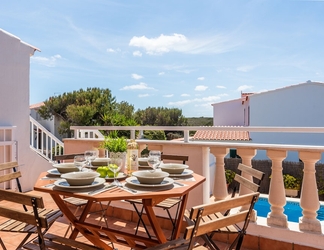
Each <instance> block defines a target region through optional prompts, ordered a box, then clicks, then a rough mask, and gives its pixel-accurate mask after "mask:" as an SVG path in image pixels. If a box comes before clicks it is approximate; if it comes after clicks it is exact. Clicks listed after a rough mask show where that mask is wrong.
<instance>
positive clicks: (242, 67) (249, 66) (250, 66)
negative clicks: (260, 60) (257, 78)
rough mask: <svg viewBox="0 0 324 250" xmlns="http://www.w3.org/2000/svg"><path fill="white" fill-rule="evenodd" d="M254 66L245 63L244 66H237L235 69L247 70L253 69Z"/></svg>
mask: <svg viewBox="0 0 324 250" xmlns="http://www.w3.org/2000/svg"><path fill="white" fill-rule="evenodd" d="M254 68H255V66H252V65H245V66H240V67H238V68H237V69H236V70H237V71H241V72H249V71H251V70H253V69H254Z"/></svg>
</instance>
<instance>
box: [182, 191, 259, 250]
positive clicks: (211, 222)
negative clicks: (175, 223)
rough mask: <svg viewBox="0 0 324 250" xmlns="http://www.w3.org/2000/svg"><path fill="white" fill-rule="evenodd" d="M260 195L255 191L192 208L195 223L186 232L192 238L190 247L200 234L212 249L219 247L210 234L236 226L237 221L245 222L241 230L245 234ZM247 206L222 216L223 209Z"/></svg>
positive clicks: (186, 237) (188, 238) (187, 236)
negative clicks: (244, 208)
mask: <svg viewBox="0 0 324 250" xmlns="http://www.w3.org/2000/svg"><path fill="white" fill-rule="evenodd" d="M258 197H259V193H258V192H254V193H251V194H246V195H242V196H237V197H234V198H230V199H226V200H220V201H216V202H214V203H210V204H204V205H199V206H195V207H193V208H191V211H190V216H189V218H190V220H191V221H193V224H192V225H190V226H188V227H187V228H186V230H185V233H184V239H185V240H190V243H189V247H188V249H192V248H193V246H194V243H195V242H194V238H195V237H198V236H204V237H203V238H204V240H205V241H206V243H207V244H208V245H209V247H210V248H211V249H218V248H217V246H216V245H215V243H214V242H213V241H212V240H211V239H210V238H209V237H208V234H209V233H212V232H213V231H216V230H218V229H224V228H226V227H230V226H234V225H235V224H237V223H241V222H242V223H243V227H242V228H241V232H242V233H243V234H245V231H246V229H247V227H248V224H249V221H250V216H251V212H252V210H253V207H254V204H255V202H256V201H257V199H258ZM245 206H248V209H246V210H243V211H238V212H237V213H233V214H229V215H227V216H222V212H223V211H226V210H232V209H235V208H238V209H239V208H241V207H245ZM225 231H226V230H225Z"/></svg>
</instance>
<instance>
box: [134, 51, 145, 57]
mask: <svg viewBox="0 0 324 250" xmlns="http://www.w3.org/2000/svg"><path fill="white" fill-rule="evenodd" d="M142 55H143V54H142V52H141V51H139V50H136V51H134V52H133V56H138V57H141V56H142Z"/></svg>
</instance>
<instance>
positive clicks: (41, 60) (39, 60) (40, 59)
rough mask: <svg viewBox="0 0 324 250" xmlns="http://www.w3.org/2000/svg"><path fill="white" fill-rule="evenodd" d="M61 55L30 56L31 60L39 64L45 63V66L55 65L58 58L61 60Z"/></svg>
mask: <svg viewBox="0 0 324 250" xmlns="http://www.w3.org/2000/svg"><path fill="white" fill-rule="evenodd" d="M61 59H62V57H61V55H54V56H51V57H48V58H47V57H42V56H32V57H31V61H32V62H35V63H38V64H41V65H45V66H47V67H55V66H56V64H57V61H58V60H61Z"/></svg>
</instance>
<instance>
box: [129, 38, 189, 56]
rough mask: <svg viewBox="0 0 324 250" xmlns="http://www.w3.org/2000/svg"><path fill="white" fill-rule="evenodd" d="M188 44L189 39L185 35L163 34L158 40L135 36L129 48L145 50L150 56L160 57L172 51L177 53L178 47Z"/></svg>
mask: <svg viewBox="0 0 324 250" xmlns="http://www.w3.org/2000/svg"><path fill="white" fill-rule="evenodd" d="M186 42H187V38H186V37H185V36H184V35H181V34H173V35H172V36H165V35H163V34H162V35H160V36H159V37H157V38H147V37H146V36H141V37H137V36H134V37H133V38H132V39H131V40H130V42H129V46H134V47H139V48H144V49H145V50H146V52H147V54H149V55H160V54H163V53H167V52H170V51H172V50H175V51H176V50H177V47H178V46H181V45H183V44H185V43H186Z"/></svg>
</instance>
